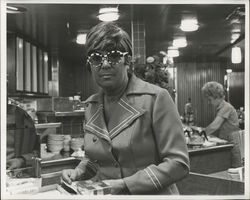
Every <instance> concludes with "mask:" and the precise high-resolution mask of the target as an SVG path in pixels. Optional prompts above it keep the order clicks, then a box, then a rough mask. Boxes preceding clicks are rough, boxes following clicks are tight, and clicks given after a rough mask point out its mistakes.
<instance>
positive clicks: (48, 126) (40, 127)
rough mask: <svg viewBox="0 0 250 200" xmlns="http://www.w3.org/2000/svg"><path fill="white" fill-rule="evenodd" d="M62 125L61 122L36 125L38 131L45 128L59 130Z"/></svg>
mask: <svg viewBox="0 0 250 200" xmlns="http://www.w3.org/2000/svg"><path fill="white" fill-rule="evenodd" d="M61 125H62V123H61V122H57V123H43V124H35V128H36V129H43V128H58V127H60V126H61Z"/></svg>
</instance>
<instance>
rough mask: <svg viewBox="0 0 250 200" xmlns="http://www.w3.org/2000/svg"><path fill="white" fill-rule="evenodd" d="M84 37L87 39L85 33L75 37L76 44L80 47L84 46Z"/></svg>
mask: <svg viewBox="0 0 250 200" xmlns="http://www.w3.org/2000/svg"><path fill="white" fill-rule="evenodd" d="M86 37H87V33H78V34H77V36H76V43H77V44H81V45H83V44H85V43H86Z"/></svg>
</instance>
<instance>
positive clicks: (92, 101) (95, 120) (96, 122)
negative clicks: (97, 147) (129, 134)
mask: <svg viewBox="0 0 250 200" xmlns="http://www.w3.org/2000/svg"><path fill="white" fill-rule="evenodd" d="M85 104H86V113H85V127H84V128H85V130H88V131H90V132H91V133H93V134H95V135H97V136H98V137H101V138H103V139H106V140H108V141H110V138H109V133H108V130H107V127H106V123H105V120H104V115H103V100H102V93H101V92H100V93H98V94H95V95H92V96H91V97H90V98H88V99H87V100H86V101H85Z"/></svg>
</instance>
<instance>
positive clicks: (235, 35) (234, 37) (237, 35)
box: [231, 33, 240, 43]
mask: <svg viewBox="0 0 250 200" xmlns="http://www.w3.org/2000/svg"><path fill="white" fill-rule="evenodd" d="M239 37H240V33H232V36H231V43H234V42H235V41H236V40H237V39H238V38H239Z"/></svg>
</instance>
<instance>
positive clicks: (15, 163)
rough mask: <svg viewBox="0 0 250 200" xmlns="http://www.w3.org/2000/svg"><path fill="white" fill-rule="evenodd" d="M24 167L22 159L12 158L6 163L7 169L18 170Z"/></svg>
mask: <svg viewBox="0 0 250 200" xmlns="http://www.w3.org/2000/svg"><path fill="white" fill-rule="evenodd" d="M24 165H25V161H24V159H23V158H13V159H10V160H8V161H7V169H18V168H21V167H23V166H24Z"/></svg>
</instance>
